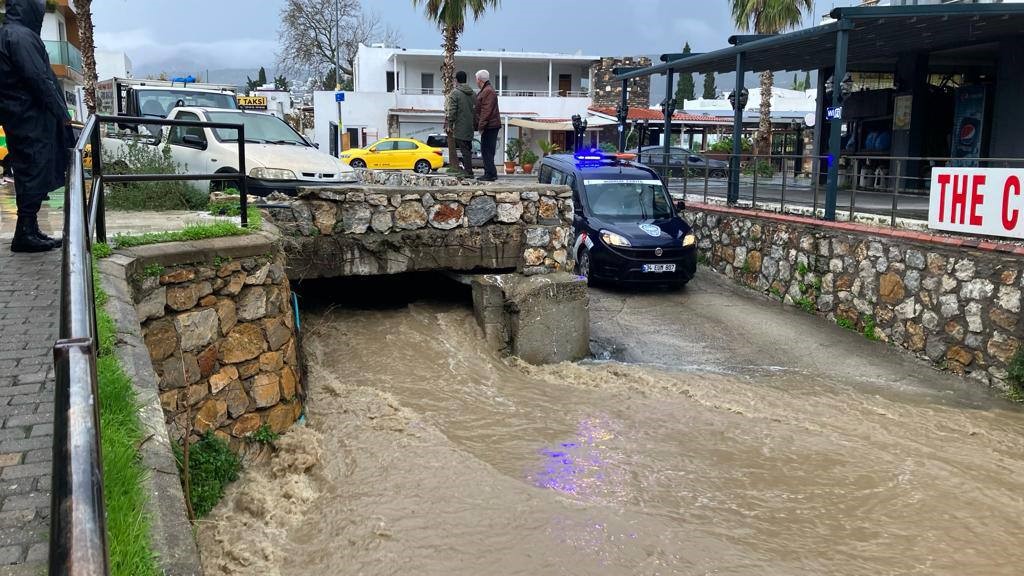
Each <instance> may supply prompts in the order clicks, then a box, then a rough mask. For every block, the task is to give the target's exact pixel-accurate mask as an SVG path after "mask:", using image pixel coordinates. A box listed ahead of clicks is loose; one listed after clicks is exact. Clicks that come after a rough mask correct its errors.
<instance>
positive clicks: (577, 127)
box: [572, 114, 587, 152]
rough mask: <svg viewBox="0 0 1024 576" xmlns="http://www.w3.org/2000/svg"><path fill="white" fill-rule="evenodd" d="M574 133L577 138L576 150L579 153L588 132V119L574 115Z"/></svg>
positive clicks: (575, 142)
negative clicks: (584, 136)
mask: <svg viewBox="0 0 1024 576" xmlns="http://www.w3.org/2000/svg"><path fill="white" fill-rule="evenodd" d="M572 131H573V133H574V134H575V136H576V138H575V141H574V142H573V144H574V148H575V151H576V152H579V150H580V147H581V145H582V142H583V135H584V134H585V133H586V132H587V120H586V118H581V117H580V115H579V114H573V115H572Z"/></svg>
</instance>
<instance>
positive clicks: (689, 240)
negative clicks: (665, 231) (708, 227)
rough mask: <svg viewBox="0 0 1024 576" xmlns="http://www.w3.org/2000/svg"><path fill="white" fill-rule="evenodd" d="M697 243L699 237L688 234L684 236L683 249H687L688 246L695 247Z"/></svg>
mask: <svg viewBox="0 0 1024 576" xmlns="http://www.w3.org/2000/svg"><path fill="white" fill-rule="evenodd" d="M696 243H697V237H696V236H694V235H693V234H687V235H686V236H683V248H686V247H687V246H693V245H694V244H696Z"/></svg>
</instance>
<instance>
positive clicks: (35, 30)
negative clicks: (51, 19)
mask: <svg viewBox="0 0 1024 576" xmlns="http://www.w3.org/2000/svg"><path fill="white" fill-rule="evenodd" d="M45 10H46V7H45V0H7V16H6V20H5V21H4V25H3V27H0V125H3V127H4V130H5V131H6V132H7V147H8V149H9V151H10V153H9V155H8V157H7V161H8V162H9V164H10V166H11V168H13V170H14V173H15V174H16V175H17V178H16V179H15V181H14V191H15V195H16V197H17V203H18V224H17V227H16V228H15V230H14V240H13V241H12V242H11V251H13V252H45V251H47V250H52V249H54V248H57V247H58V246H60V245H61V241H60V240H55V239H53V238H50V237H48V236H46V235H44V234H43V233H42V231H41V230H39V221H38V214H39V208H40V207H41V206H42V204H43V200H44V199H46V195H47V194H49V193H50V192H51V191H53V190H55V189H57V188H60V187H61V186H63V185H64V173H65V171H66V170H67V165H68V153H67V148H70V147H71V146H72V145H73V142H72V140H73V136H72V135H71V134H72V132H71V119H70V117H69V116H68V108H67V103H66V102H65V100H64V95H63V91H62V90H61V88H60V85H59V84H58V82H57V77H56V76H54V74H53V69H52V68H50V59H49V57H47V55H46V47H45V46H44V45H43V40H42V38H40V36H39V33H40V31H41V30H42V27H43V16H44V15H45Z"/></svg>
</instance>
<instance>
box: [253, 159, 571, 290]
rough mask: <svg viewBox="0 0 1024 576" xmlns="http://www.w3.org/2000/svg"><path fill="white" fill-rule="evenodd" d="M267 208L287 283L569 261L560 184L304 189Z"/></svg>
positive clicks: (532, 267) (552, 267)
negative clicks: (280, 238)
mask: <svg viewBox="0 0 1024 576" xmlns="http://www.w3.org/2000/svg"><path fill="white" fill-rule="evenodd" d="M380 174H383V173H380ZM382 177H383V176H382ZM403 177H404V176H403ZM435 178H436V177H435ZM455 181H456V182H458V180H457V179H455ZM442 182H443V181H442ZM268 213H269V218H270V220H272V221H273V222H274V223H275V224H276V225H277V226H278V227H279V228H280V230H281V232H282V233H283V234H284V244H285V251H286V253H287V255H288V275H289V277H291V278H292V279H293V280H294V279H303V278H317V277H331V276H345V275H374V274H396V273H401V272H410V271H417V270H457V271H474V270H515V271H518V272H522V273H524V274H526V275H534V274H546V273H549V272H558V271H566V270H572V268H573V266H574V262H573V261H572V255H570V254H569V251H568V250H567V248H566V242H567V241H568V239H569V236H570V231H571V226H572V216H573V205H572V192H571V190H570V189H569V188H568V187H566V186H553V185H542V184H527V185H486V184H479V183H469V184H466V183H461V184H456V185H440V186H436V185H429V184H428V185H421V186H380V185H357V184H353V185H347V186H340V187H339V186H336V187H310V188H305V189H303V190H301V191H300V193H299V196H298V198H297V199H292V200H287V201H280V202H277V203H276V204H275V205H274V206H273V207H271V208H270V209H269V210H268Z"/></svg>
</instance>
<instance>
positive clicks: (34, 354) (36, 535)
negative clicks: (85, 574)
mask: <svg viewBox="0 0 1024 576" xmlns="http://www.w3.org/2000/svg"><path fill="white" fill-rule="evenodd" d="M7 244H8V243H7V242H6V241H4V242H0V421H2V422H3V424H2V426H0V575H12V576H13V575H21V574H33V575H36V574H41V573H44V572H45V564H46V557H47V550H48V545H47V539H48V530H49V523H50V466H51V461H52V448H53V446H52V441H53V388H54V380H53V377H54V373H53V361H52V358H53V357H52V353H51V350H52V347H53V343H54V341H55V340H56V339H57V331H58V322H59V315H60V310H59V299H60V280H59V278H60V262H61V256H60V252H59V251H53V252H49V253H46V254H12V253H11V252H10V249H9V246H8V245H7Z"/></svg>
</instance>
